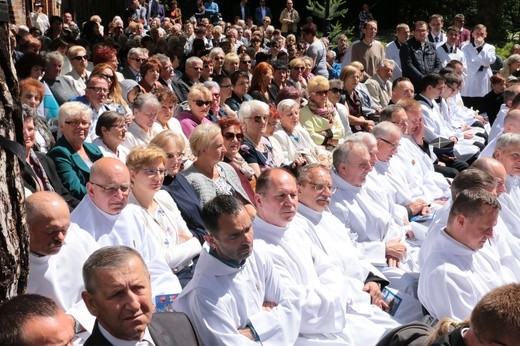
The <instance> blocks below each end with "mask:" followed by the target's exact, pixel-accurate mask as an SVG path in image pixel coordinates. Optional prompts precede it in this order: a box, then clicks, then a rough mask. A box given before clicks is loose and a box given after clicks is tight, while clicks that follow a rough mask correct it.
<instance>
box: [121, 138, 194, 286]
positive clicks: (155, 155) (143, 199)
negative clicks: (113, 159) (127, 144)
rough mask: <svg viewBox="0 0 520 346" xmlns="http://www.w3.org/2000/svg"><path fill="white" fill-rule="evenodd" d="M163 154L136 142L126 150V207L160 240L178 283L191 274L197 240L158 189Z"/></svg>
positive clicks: (162, 177)
mask: <svg viewBox="0 0 520 346" xmlns="http://www.w3.org/2000/svg"><path fill="white" fill-rule="evenodd" d="M166 163H167V158H166V154H165V153H164V151H163V150H162V149H161V148H159V147H156V146H151V145H150V146H137V147H135V148H134V149H132V151H130V154H128V157H127V161H126V165H127V167H128V169H129V171H130V181H131V183H132V192H131V194H130V196H129V198H128V202H129V204H128V207H127V208H129V209H130V210H132V211H133V212H134V214H135V215H137V216H138V217H139V218H140V219H141V220H142V223H143V224H144V225H145V228H146V229H147V230H148V231H149V232H150V233H151V234H152V235H153V237H154V238H155V239H156V240H157V242H158V243H159V244H160V247H161V250H162V254H163V256H164V258H165V260H166V262H167V263H168V265H169V266H170V268H171V269H172V271H173V272H174V273H175V274H177V276H178V278H179V281H180V282H181V286H183V287H184V286H186V284H187V283H188V282H189V280H190V279H191V278H192V277H193V271H192V265H193V258H194V257H195V256H197V255H198V254H199V252H200V250H201V245H200V242H199V241H198V239H197V238H195V237H194V236H193V234H191V232H190V230H189V229H188V226H187V225H186V222H184V220H183V218H182V216H181V213H180V211H179V208H178V207H177V204H176V203H175V201H174V200H173V198H172V197H171V196H170V194H169V193H168V192H166V191H164V190H161V187H162V184H163V181H164V176H165V174H166V171H167V170H166Z"/></svg>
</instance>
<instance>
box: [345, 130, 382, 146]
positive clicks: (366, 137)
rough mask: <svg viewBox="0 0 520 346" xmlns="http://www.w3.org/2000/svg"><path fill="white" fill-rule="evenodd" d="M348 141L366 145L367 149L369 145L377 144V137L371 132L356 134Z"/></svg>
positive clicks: (349, 137)
mask: <svg viewBox="0 0 520 346" xmlns="http://www.w3.org/2000/svg"><path fill="white" fill-rule="evenodd" d="M345 139H346V140H347V141H352V142H360V143H363V144H365V145H366V146H367V147H368V145H369V144H376V143H377V140H376V137H375V136H374V135H373V134H372V133H370V132H356V133H353V134H351V135H349V136H348V137H347V138H345Z"/></svg>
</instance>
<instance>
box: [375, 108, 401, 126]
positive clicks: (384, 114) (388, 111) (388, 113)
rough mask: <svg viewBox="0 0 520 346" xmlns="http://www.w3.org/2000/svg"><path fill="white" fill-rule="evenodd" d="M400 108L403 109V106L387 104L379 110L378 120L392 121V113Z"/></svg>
mask: <svg viewBox="0 0 520 346" xmlns="http://www.w3.org/2000/svg"><path fill="white" fill-rule="evenodd" d="M400 110H404V107H403V106H401V105H396V104H392V105H388V106H386V107H385V108H383V109H382V110H381V114H380V115H379V120H380V121H390V122H391V121H392V115H393V114H394V113H395V112H399V111H400Z"/></svg>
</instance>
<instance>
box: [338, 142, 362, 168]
mask: <svg viewBox="0 0 520 346" xmlns="http://www.w3.org/2000/svg"><path fill="white" fill-rule="evenodd" d="M355 150H365V151H367V152H368V148H367V146H366V145H365V143H364V142H362V141H352V140H349V139H347V140H346V141H345V142H343V144H341V145H340V146H339V147H337V148H336V149H335V150H334V151H333V152H332V165H333V166H334V168H336V170H338V169H339V165H340V164H342V163H347V164H348V163H349V159H350V155H351V154H352V152H353V151H355Z"/></svg>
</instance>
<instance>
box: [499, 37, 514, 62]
mask: <svg viewBox="0 0 520 346" xmlns="http://www.w3.org/2000/svg"><path fill="white" fill-rule="evenodd" d="M513 44H514V42H512V41H511V42H507V43H506V44H505V45H503V46H501V47H499V46H496V54H497V55H499V56H500V57H501V58H502V59H504V60H505V59H506V58H507V57H509V55H511V48H512V47H513Z"/></svg>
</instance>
